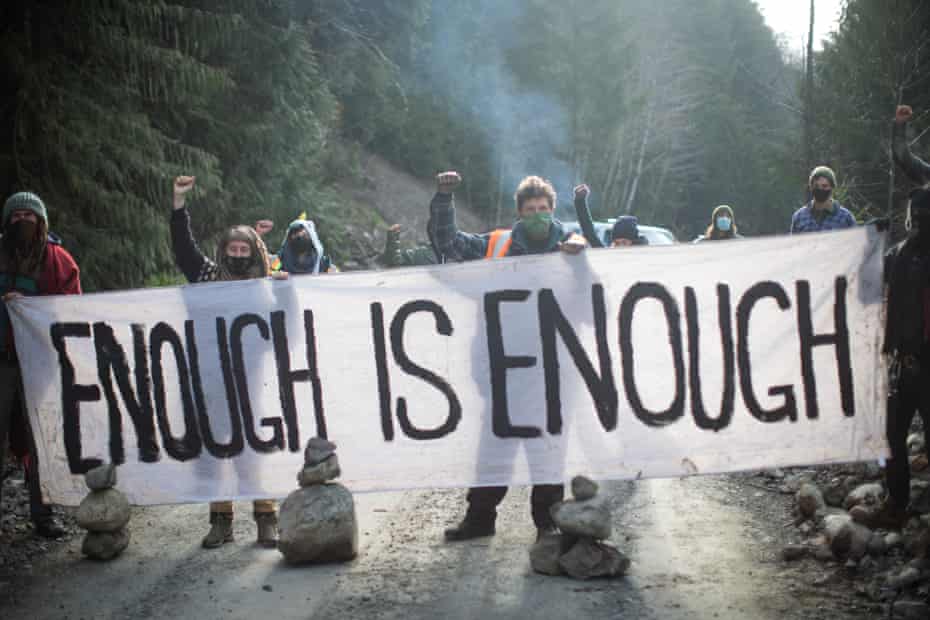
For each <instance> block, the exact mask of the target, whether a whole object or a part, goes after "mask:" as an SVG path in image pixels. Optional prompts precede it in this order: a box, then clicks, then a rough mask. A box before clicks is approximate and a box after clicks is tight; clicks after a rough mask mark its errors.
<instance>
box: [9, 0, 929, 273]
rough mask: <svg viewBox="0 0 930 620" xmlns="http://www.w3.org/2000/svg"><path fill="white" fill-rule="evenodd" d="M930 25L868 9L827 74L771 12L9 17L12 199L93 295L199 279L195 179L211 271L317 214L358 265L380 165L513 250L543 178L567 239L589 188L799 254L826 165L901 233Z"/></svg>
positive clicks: (667, 2)
mask: <svg viewBox="0 0 930 620" xmlns="http://www.w3.org/2000/svg"><path fill="white" fill-rule="evenodd" d="M928 5H930V3H926V2H923V1H921V0H888V1H883V0H849V1H848V2H846V3H845V7H844V10H843V12H842V16H841V18H840V22H839V27H838V29H837V31H836V32H835V33H834V34H833V35H831V36H830V38H829V39H828V40H826V41H825V42H824V43H823V48H822V50H821V51H817V52H815V53H813V54H808V53H804V52H800V53H799V52H797V51H793V50H791V49H789V48H787V46H785V45H784V43H783V42H780V41H779V40H778V39H777V38H776V37H775V35H774V34H773V32H772V31H771V30H770V29H769V28H768V26H766V24H765V22H764V20H763V18H762V15H761V14H760V12H759V9H758V7H757V6H756V5H755V3H754V2H752V1H751V0H659V1H655V0H508V1H505V2H503V1H499V0H467V1H461V0H460V1H453V0H172V1H166V0H68V1H67V2H60V1H58V0H36V1H32V2H27V1H21V0H18V1H14V2H5V3H3V4H2V7H0V24H2V26H0V28H2V33H3V34H2V41H0V45H2V48H3V50H2V51H3V65H2V73H0V80H2V82H3V89H2V95H0V132H2V134H0V135H2V136H3V138H2V140H0V189H3V191H4V193H5V195H8V194H10V193H12V192H14V191H17V190H21V189H30V190H32V191H35V192H37V193H38V194H40V195H41V196H42V197H43V199H44V200H45V201H46V203H47V205H48V206H49V211H50V218H51V227H52V229H53V230H54V231H55V232H56V233H58V234H59V235H60V236H61V237H62V238H63V239H64V244H65V246H66V247H67V248H68V249H69V250H70V251H71V252H72V253H73V254H74V255H75V257H76V258H77V260H78V262H79V264H80V265H81V267H82V270H83V279H84V283H85V286H86V288H87V289H88V290H106V289H115V288H127V287H139V286H150V285H156V284H164V283H171V282H178V281H180V280H179V278H178V273H177V271H176V270H175V268H174V265H173V259H172V255H171V248H170V240H169V235H168V215H169V210H170V206H169V205H170V191H171V181H172V179H173V177H174V176H176V175H178V174H193V175H196V176H197V189H196V192H195V195H194V199H193V201H192V209H193V210H194V211H195V213H194V218H193V219H194V225H195V235H196V237H197V238H198V239H203V240H204V241H205V247H207V248H209V247H210V240H211V239H215V237H216V236H217V234H218V233H219V232H220V231H221V230H222V229H223V228H224V227H226V226H229V225H232V224H236V223H251V222H253V221H255V220H257V219H259V218H271V219H273V220H275V221H276V222H277V223H278V224H279V225H281V224H285V223H286V222H288V221H290V220H292V219H294V217H296V215H297V214H298V213H300V212H302V211H306V212H307V213H308V214H309V216H310V217H311V218H313V219H314V220H316V221H317V224H318V226H319V229H320V231H321V234H322V236H323V240H324V243H325V245H326V248H327V251H328V252H329V253H330V254H332V255H333V256H334V258H335V260H336V262H337V263H339V262H342V261H348V260H350V259H351V258H352V256H353V254H357V253H358V252H359V251H360V250H359V249H358V247H357V244H353V243H349V242H348V241H347V235H348V233H347V228H348V227H349V226H356V227H362V228H366V229H370V230H371V231H372V233H373V234H374V233H376V232H377V231H379V230H383V227H384V226H385V224H386V223H385V222H383V221H381V220H380V218H379V216H378V213H377V211H376V210H375V209H374V208H373V207H365V206H364V205H362V206H358V205H354V206H350V205H349V204H348V203H347V201H346V200H345V196H344V194H345V191H344V188H346V187H352V186H354V185H358V184H364V183H365V182H366V180H365V178H364V176H363V175H362V174H361V172H360V167H359V162H360V160H361V158H362V157H364V156H365V155H366V154H369V153H373V154H376V155H378V156H380V157H382V158H384V159H385V160H387V161H388V162H389V163H391V164H392V165H393V166H395V167H396V168H397V169H398V170H402V171H405V172H409V173H410V174H413V175H415V176H417V177H419V178H423V179H429V178H430V177H431V176H432V175H433V174H435V173H436V172H438V171H439V170H442V169H456V170H459V171H460V172H462V173H463V176H464V177H465V184H464V186H463V188H462V195H463V198H465V199H467V201H468V203H469V204H470V205H471V206H472V208H473V209H474V210H476V211H478V213H479V214H480V216H481V217H482V218H483V219H484V221H485V222H486V224H487V228H489V229H490V228H492V227H494V226H495V225H498V224H509V223H510V221H511V220H512V218H513V205H512V194H513V189H514V187H515V185H516V183H517V181H518V180H519V179H520V178H521V177H522V176H524V175H525V174H531V173H532V174H540V175H543V176H545V177H547V178H549V179H551V180H552V181H553V182H554V183H555V185H556V188H557V190H558V192H559V195H560V199H561V200H560V205H561V208H562V211H561V212H560V215H561V216H563V217H565V218H567V219H572V218H573V216H572V214H571V212H570V211H565V207H570V206H571V205H570V203H571V199H570V195H571V188H572V187H573V185H574V184H576V183H580V182H585V183H588V184H589V185H591V187H592V188H593V190H594V194H593V197H592V205H593V207H594V209H595V212H596V215H597V216H598V217H612V216H616V215H619V214H623V213H631V214H634V215H636V216H638V217H639V219H640V221H641V222H642V223H647V224H654V225H659V226H665V227H668V228H670V229H672V230H673V231H674V232H675V233H676V234H677V235H678V237H679V238H680V239H683V240H688V239H690V238H692V237H694V236H695V235H697V234H699V233H700V232H701V231H702V230H703V228H704V227H706V226H707V224H708V219H709V215H710V212H711V210H712V208H713V207H714V206H715V205H717V204H724V203H725V204H730V205H732V206H733V208H734V209H735V211H736V219H737V223H738V225H739V227H740V231H741V232H742V233H743V234H747V235H762V234H777V233H784V232H785V231H786V229H787V227H788V224H789V220H790V215H791V213H792V211H793V210H794V209H796V208H797V207H798V206H799V205H800V204H801V203H802V202H803V201H805V200H806V199H807V195H806V182H807V174H808V172H809V171H810V169H811V167H812V166H813V165H815V164H820V163H824V164H828V165H830V166H832V167H834V168H835V169H836V170H837V172H838V176H839V181H840V187H839V188H838V191H837V196H838V198H839V199H840V200H841V201H842V202H843V203H844V204H845V205H846V206H848V207H849V208H850V209H852V210H853V212H854V213H855V214H856V215H857V217H858V218H859V219H860V221H866V220H868V219H870V218H872V217H880V216H890V217H892V220H893V222H894V223H895V229H894V230H895V233H896V234H897V235H900V233H901V226H900V222H901V221H902V220H903V210H904V203H905V201H906V194H907V191H908V190H909V187H910V186H909V184H908V182H907V180H905V179H903V178H902V177H901V175H900V174H899V173H897V172H896V171H895V169H894V166H893V165H892V163H891V160H890V152H889V147H890V134H891V119H892V117H893V114H894V107H895V105H896V104H897V103H899V102H904V103H908V104H911V105H912V106H914V108H915V122H914V123H913V125H914V132H913V136H912V138H913V139H914V146H913V148H914V149H915V151H916V152H917V153H918V154H920V155H922V156H925V157H926V155H927V150H928V149H930V137H928V138H927V139H925V140H921V139H920V138H921V137H922V136H923V132H924V131H926V130H927V129H930V49H928V45H930V37H928V36H927V35H928V29H930V6H928ZM804 18H805V16H799V19H804ZM808 60H810V63H808ZM921 142H922V143H923V144H924V145H926V146H925V147H923V148H922V147H921ZM426 208H427V205H426V204H423V205H422V209H424V210H426ZM281 233H282V230H281V226H279V227H278V229H277V230H276V231H275V232H274V233H272V239H275V238H278V239H279V237H280V235H281ZM270 245H271V249H272V250H274V249H276V245H277V243H275V242H274V241H271V243H270ZM372 251H374V250H372Z"/></svg>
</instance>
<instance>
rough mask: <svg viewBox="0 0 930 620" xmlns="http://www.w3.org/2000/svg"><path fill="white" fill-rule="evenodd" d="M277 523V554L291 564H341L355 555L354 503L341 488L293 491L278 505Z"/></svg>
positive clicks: (308, 488)
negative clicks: (279, 506) (278, 535)
mask: <svg viewBox="0 0 930 620" xmlns="http://www.w3.org/2000/svg"><path fill="white" fill-rule="evenodd" d="M278 523H279V528H280V539H279V541H278V550H279V551H281V553H282V554H284V558H285V559H286V560H287V561H288V562H289V563H291V564H305V563H309V562H343V561H348V560H351V559H353V558H354V557H355V556H356V555H357V554H358V522H357V520H356V518H355V503H354V502H353V500H352V493H350V492H349V490H348V489H346V488H345V487H344V486H342V485H341V484H317V485H314V486H309V487H304V488H301V489H298V490H296V491H294V492H293V493H291V494H290V495H288V496H287V499H285V500H284V503H283V504H282V505H281V511H280V513H279V516H278Z"/></svg>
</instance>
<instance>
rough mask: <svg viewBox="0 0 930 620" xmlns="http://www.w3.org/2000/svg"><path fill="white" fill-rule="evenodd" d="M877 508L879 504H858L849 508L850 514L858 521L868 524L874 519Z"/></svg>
mask: <svg viewBox="0 0 930 620" xmlns="http://www.w3.org/2000/svg"><path fill="white" fill-rule="evenodd" d="M877 510H878V507H877V506H866V505H865V504H859V505H858V506H853V507H852V508H850V509H849V516H850V517H851V518H852V520H853V521H855V522H856V523H861V524H863V525H868V524H870V523H872V522H873V521H874V519H875V513H876V512H877Z"/></svg>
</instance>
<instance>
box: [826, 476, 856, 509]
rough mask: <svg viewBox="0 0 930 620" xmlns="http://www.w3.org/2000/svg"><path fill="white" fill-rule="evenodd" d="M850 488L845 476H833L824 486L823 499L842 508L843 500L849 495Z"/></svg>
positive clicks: (829, 504)
mask: <svg viewBox="0 0 930 620" xmlns="http://www.w3.org/2000/svg"><path fill="white" fill-rule="evenodd" d="M850 490H851V489H850V488H849V487H848V486H847V484H846V482H845V480H844V479H843V478H833V479H832V480H830V482H828V483H827V485H826V486H825V487H824V488H823V500H824V501H825V502H826V503H827V505H828V506H836V507H837V508H842V506H843V501H844V500H845V499H846V496H847V495H849V491H850Z"/></svg>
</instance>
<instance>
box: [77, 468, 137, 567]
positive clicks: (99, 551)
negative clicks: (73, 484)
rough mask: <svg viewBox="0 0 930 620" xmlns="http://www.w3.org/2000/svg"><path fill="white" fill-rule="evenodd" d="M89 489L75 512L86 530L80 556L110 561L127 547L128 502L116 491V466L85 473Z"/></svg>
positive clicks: (79, 523)
mask: <svg viewBox="0 0 930 620" xmlns="http://www.w3.org/2000/svg"><path fill="white" fill-rule="evenodd" d="M84 482H85V483H86V484H87V488H89V489H90V493H88V495H87V497H85V498H84V500H83V501H82V502H81V505H80V506H78V509H77V523H78V525H80V526H81V527H82V528H84V529H85V530H87V535H85V536H84V544H83V545H82V546H81V553H83V554H84V555H86V556H87V557H88V558H91V559H92V560H112V559H113V558H115V557H117V556H118V555H119V554H121V553H122V552H123V551H124V550H125V549H126V547H128V546H129V530H128V529H126V524H127V523H129V516H130V508H129V500H128V499H126V496H125V495H123V494H122V493H121V492H120V491H118V490H116V489H115V488H114V487H115V486H116V466H115V465H112V464H107V465H100V466H98V467H95V468H94V469H91V470H90V471H88V472H87V473H86V474H84Z"/></svg>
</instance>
